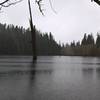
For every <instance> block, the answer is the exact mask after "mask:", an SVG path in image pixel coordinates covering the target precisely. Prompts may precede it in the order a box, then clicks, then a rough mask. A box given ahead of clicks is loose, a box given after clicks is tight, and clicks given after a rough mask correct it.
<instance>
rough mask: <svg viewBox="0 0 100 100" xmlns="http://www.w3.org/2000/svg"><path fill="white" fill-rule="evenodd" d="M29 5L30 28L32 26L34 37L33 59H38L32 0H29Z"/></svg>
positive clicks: (32, 35)
mask: <svg viewBox="0 0 100 100" xmlns="http://www.w3.org/2000/svg"><path fill="white" fill-rule="evenodd" d="M28 5H29V13H30V20H29V22H30V28H31V37H32V53H33V61H35V60H37V54H36V29H35V26H33V22H32V13H31V5H30V0H28Z"/></svg>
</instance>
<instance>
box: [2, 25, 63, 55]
mask: <svg viewBox="0 0 100 100" xmlns="http://www.w3.org/2000/svg"><path fill="white" fill-rule="evenodd" d="M36 46H37V55H59V54H60V52H61V46H60V45H59V44H58V43H57V42H56V41H55V39H54V37H53V35H52V34H51V33H44V34H43V33H41V32H40V31H38V30H36ZM0 55H32V43H31V32H30V29H24V28H23V27H18V26H14V25H6V24H0Z"/></svg>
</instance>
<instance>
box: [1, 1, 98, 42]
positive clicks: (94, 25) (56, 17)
mask: <svg viewBox="0 0 100 100" xmlns="http://www.w3.org/2000/svg"><path fill="white" fill-rule="evenodd" d="M32 1H33V0H32ZM51 1H52V5H53V8H54V9H55V10H56V12H57V14H55V13H54V12H53V11H52V9H51V7H50V3H49V0H44V1H43V6H42V8H43V9H44V14H45V16H42V15H41V13H40V12H39V10H38V7H37V5H35V4H34V2H33V3H32V4H31V5H32V6H33V7H32V13H33V20H34V22H33V23H34V24H35V25H36V27H37V28H38V29H39V30H41V31H42V32H52V34H53V35H54V37H55V40H56V41H59V40H60V41H61V42H64V43H66V42H70V41H72V40H75V41H77V40H80V39H82V37H83V35H84V33H91V32H92V33H93V35H94V36H95V37H96V34H97V32H98V31H100V6H98V5H97V4H96V3H94V2H91V0H51ZM28 19H29V12H28V5H27V0H23V1H22V2H21V3H19V4H17V5H14V6H11V7H9V8H4V9H2V13H0V22H1V23H7V24H14V25H19V26H23V27H25V28H27V27H29V21H28Z"/></svg>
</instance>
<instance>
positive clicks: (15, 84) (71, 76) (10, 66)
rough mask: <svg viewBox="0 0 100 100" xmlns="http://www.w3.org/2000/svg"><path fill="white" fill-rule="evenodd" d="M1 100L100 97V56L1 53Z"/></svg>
mask: <svg viewBox="0 0 100 100" xmlns="http://www.w3.org/2000/svg"><path fill="white" fill-rule="evenodd" d="M0 100H100V58H96V57H70V56H69V57H66V56H61V57H59V56H46V57H44V56H40V57H38V60H37V62H36V63H34V64H33V63H32V57H31V56H20V57H19V56H1V57H0Z"/></svg>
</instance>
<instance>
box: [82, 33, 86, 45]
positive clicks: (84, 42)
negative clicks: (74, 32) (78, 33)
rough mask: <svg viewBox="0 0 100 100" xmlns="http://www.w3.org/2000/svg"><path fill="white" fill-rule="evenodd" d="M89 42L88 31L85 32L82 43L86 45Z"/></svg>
mask: <svg viewBox="0 0 100 100" xmlns="http://www.w3.org/2000/svg"><path fill="white" fill-rule="evenodd" d="M86 44H87V35H86V33H85V34H84V37H83V39H82V42H81V45H86Z"/></svg>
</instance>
